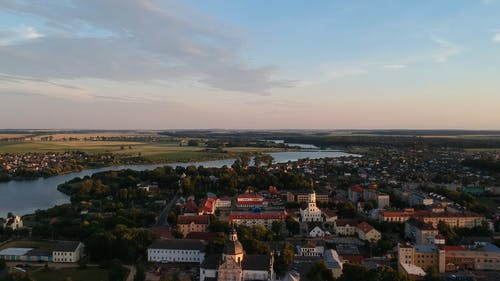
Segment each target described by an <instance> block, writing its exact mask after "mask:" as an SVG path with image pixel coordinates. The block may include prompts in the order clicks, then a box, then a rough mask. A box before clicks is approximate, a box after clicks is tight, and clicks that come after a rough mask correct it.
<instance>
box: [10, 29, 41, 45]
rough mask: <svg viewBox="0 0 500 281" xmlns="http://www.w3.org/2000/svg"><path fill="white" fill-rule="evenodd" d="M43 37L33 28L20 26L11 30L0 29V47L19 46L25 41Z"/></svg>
mask: <svg viewBox="0 0 500 281" xmlns="http://www.w3.org/2000/svg"><path fill="white" fill-rule="evenodd" d="M41 37H43V34H41V33H39V32H38V31H37V30H36V29H35V28H34V27H30V26H21V27H17V28H13V29H0V46H2V45H11V44H20V43H23V42H25V41H27V40H33V39H37V38H41Z"/></svg>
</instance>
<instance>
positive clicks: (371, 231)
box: [356, 221, 382, 242]
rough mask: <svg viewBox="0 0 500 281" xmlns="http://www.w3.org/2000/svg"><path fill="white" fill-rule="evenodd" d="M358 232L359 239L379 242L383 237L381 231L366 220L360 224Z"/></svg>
mask: <svg viewBox="0 0 500 281" xmlns="http://www.w3.org/2000/svg"><path fill="white" fill-rule="evenodd" d="M356 232H357V233H358V237H359V239H361V240H364V241H370V242H377V241H378V240H380V239H381V238H382V235H381V234H380V232H378V231H377V230H376V229H375V228H373V226H371V225H369V224H368V223H366V222H364V221H363V222H361V223H360V224H359V225H358V227H357V229H356Z"/></svg>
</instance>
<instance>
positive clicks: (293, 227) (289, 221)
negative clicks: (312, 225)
mask: <svg viewBox="0 0 500 281" xmlns="http://www.w3.org/2000/svg"><path fill="white" fill-rule="evenodd" d="M285 225H286V229H287V230H288V232H290V233H291V234H292V235H297V234H299V233H300V224H299V223H298V222H297V221H296V220H294V219H293V218H292V217H287V218H286V219H285Z"/></svg>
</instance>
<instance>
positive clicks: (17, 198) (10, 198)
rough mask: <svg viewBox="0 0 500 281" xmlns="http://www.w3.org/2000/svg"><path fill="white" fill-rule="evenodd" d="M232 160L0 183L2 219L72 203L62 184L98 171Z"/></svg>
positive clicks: (315, 154) (316, 154) (316, 153)
mask: <svg viewBox="0 0 500 281" xmlns="http://www.w3.org/2000/svg"><path fill="white" fill-rule="evenodd" d="M270 154H271V155H272V156H273V157H274V160H275V162H277V163H285V162H288V161H296V160H299V159H304V158H310V159H319V158H335V157H342V156H354V155H353V154H348V153H344V152H341V151H333V150H305V151H287V152H274V153H270ZM234 160H235V159H234V158H233V159H223V160H214V161H202V162H190V163H170V164H153V165H123V166H114V167H103V168H97V169H87V170H83V171H80V172H74V173H69V174H64V175H59V176H53V177H49V178H38V179H34V180H22V181H19V180H13V181H9V182H2V183H0V217H6V216H7V213H8V212H12V213H14V214H16V215H25V214H30V213H33V212H34V211H36V210H37V209H48V208H50V207H53V206H55V205H60V204H65V203H69V197H68V196H66V195H65V194H63V193H61V192H59V191H58V190H57V186H58V185H59V184H61V183H64V182H66V181H69V180H71V179H73V178H75V177H85V176H90V175H92V174H94V173H97V172H104V171H118V170H123V169H133V170H138V171H142V170H151V169H155V168H157V167H161V166H165V165H170V166H183V167H186V166H190V165H195V166H205V167H215V168H219V167H222V166H224V165H227V166H230V165H232V164H233V163H234Z"/></svg>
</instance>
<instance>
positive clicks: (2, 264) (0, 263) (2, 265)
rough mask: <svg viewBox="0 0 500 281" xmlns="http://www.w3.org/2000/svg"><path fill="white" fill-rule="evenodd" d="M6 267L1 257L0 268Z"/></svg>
mask: <svg viewBox="0 0 500 281" xmlns="http://www.w3.org/2000/svg"><path fill="white" fill-rule="evenodd" d="M5 267H7V263H6V262H5V259H3V258H1V259H0V270H2V269H5Z"/></svg>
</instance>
